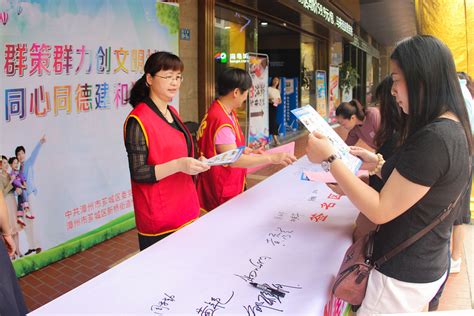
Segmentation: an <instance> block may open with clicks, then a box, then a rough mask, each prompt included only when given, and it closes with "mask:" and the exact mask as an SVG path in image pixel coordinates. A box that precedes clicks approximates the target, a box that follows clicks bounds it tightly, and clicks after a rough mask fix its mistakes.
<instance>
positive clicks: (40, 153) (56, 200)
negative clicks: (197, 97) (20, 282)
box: [0, 0, 179, 258]
mask: <svg viewBox="0 0 474 316" xmlns="http://www.w3.org/2000/svg"><path fill="white" fill-rule="evenodd" d="M0 4H1V5H2V7H1V10H2V11H4V12H5V13H6V16H8V19H7V20H6V21H5V22H4V23H3V24H2V25H0V32H1V34H2V36H1V38H0V44H1V53H0V54H1V56H0V60H1V61H2V63H3V65H2V66H3V67H2V72H1V75H0V100H2V103H1V104H2V106H1V112H2V113H1V120H0V129H1V131H2V132H1V134H0V154H1V155H4V156H5V157H7V162H6V163H5V160H4V161H3V163H2V176H3V178H2V179H10V178H11V177H13V176H15V177H18V179H19V181H18V182H17V183H16V184H14V187H15V188H17V189H20V190H18V192H21V190H22V191H23V193H25V194H18V195H16V194H13V191H12V192H10V193H9V194H8V195H7V200H8V201H9V215H10V217H14V220H13V222H14V223H16V224H17V225H15V230H17V231H19V235H18V236H19V249H20V252H21V253H22V254H32V255H35V256H36V253H39V252H40V251H43V254H44V252H45V250H47V249H49V248H52V247H55V246H57V245H59V244H63V243H66V242H68V241H69V240H71V239H74V238H76V237H78V236H83V235H84V234H86V233H88V232H90V231H91V230H96V229H98V228H99V227H103V226H104V225H106V224H108V223H110V221H112V220H116V219H118V218H120V217H122V216H123V215H125V214H128V213H129V212H130V211H132V210H133V204H132V196H131V190H130V173H129V170H128V161H127V154H126V151H125V146H124V142H123V123H124V121H125V118H126V116H127V114H128V113H129V112H130V111H131V107H130V105H129V104H128V98H129V91H130V89H131V87H132V85H133V83H134V82H135V81H136V80H137V79H139V78H140V77H142V75H143V66H144V63H145V61H146V59H147V57H148V56H149V55H150V54H152V53H153V52H155V51H169V52H173V53H175V54H178V35H179V32H178V31H179V7H178V6H177V4H167V3H161V2H159V1H156V0H140V1H136V0H114V1H82V0H71V1H61V0H31V1H26V0H23V1H14V0H10V1H7V0H2V1H0ZM177 99H178V98H176V99H175V100H174V101H173V102H172V104H173V105H175V106H178V103H177ZM19 146H22V147H19ZM16 157H18V158H19V161H18V160H16V159H15V158H16ZM8 160H10V162H8ZM29 257H31V256H28V258H29Z"/></svg>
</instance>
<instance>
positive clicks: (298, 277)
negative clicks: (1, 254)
mask: <svg viewBox="0 0 474 316" xmlns="http://www.w3.org/2000/svg"><path fill="white" fill-rule="evenodd" d="M304 170H313V171H315V170H321V169H320V166H318V165H314V164H311V163H310V162H309V161H308V160H307V158H306V157H303V158H301V159H299V160H298V161H297V162H295V163H294V164H293V165H291V166H288V167H286V168H284V169H283V170H281V171H279V172H277V173H276V174H274V175H272V176H271V177H269V178H267V179H266V180H265V181H263V182H261V183H259V184H258V185H256V186H254V187H252V188H251V189H249V190H247V191H246V192H244V193H242V194H241V195H239V196H237V197H235V198H234V199H232V200H230V201H229V202H227V203H225V204H223V205H221V206H220V207H219V208H217V209H215V210H214V211H212V212H210V213H209V214H206V215H205V216H203V217H201V218H200V219H199V220H197V221H196V222H194V223H193V224H191V225H189V226H186V227H184V228H183V229H181V230H180V231H178V232H176V233H174V234H172V235H171V236H169V237H167V238H165V239H163V240H162V241H160V242H158V243H157V244H155V245H153V246H151V247H150V248H148V249H146V250H144V251H142V252H140V253H138V254H137V255H135V256H133V257H131V258H129V259H127V260H126V261H124V262H122V263H120V264H118V265H117V266H115V267H113V268H112V269H110V270H108V271H106V272H104V273H102V274H101V275H99V276H97V277H95V278H93V279H92V280H90V281H88V282H86V283H84V284H82V285H81V286H79V287H77V288H76V289H74V290H72V291H70V292H68V293H66V294H64V295H62V296H61V297H59V298H57V299H55V300H53V301H51V302H50V303H48V304H46V305H44V306H42V307H40V308H39V309H37V310H35V311H33V312H32V313H31V315H42V314H43V315H44V314H48V315H49V314H117V315H119V314H134V315H137V314H139V315H167V314H181V315H183V314H186V315H192V314H198V315H214V314H234V315H257V314H265V315H268V314H279V315H281V314H286V315H323V314H324V309H325V306H326V305H327V303H328V301H329V300H330V287H331V284H332V282H333V280H334V277H335V275H336V273H337V271H338V269H339V265H340V263H341V260H342V257H343V255H344V253H345V251H346V249H347V248H348V247H349V245H350V244H351V234H352V230H353V227H354V220H355V217H356V216H357V211H356V209H355V207H354V206H353V205H352V203H351V202H350V201H349V200H348V199H347V198H346V197H340V196H338V195H336V194H334V193H333V192H332V191H331V190H330V189H329V188H328V187H327V186H326V185H325V184H323V183H318V182H310V181H304V180H302V177H301V175H302V171H304ZM177 189H178V188H177ZM250 282H256V283H259V284H267V285H269V286H270V287H272V288H274V289H278V290H280V291H281V292H283V293H285V296H284V297H281V296H278V295H274V294H272V293H269V292H268V291H265V290H259V289H257V288H255V287H253V286H251V285H250ZM339 304H340V302H339ZM326 308H327V307H326Z"/></svg>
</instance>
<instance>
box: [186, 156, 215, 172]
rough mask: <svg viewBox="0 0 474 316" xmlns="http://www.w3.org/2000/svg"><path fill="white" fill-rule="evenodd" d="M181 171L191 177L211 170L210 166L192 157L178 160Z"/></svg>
mask: <svg viewBox="0 0 474 316" xmlns="http://www.w3.org/2000/svg"><path fill="white" fill-rule="evenodd" d="M178 163H179V166H180V168H179V169H180V171H181V172H184V173H186V174H189V175H195V174H198V173H201V172H204V171H207V170H209V168H210V167H209V166H208V165H206V164H205V163H203V162H202V161H199V160H197V159H194V158H191V157H183V158H179V159H178Z"/></svg>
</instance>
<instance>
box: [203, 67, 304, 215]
mask: <svg viewBox="0 0 474 316" xmlns="http://www.w3.org/2000/svg"><path fill="white" fill-rule="evenodd" d="M217 86H218V94H219V97H218V98H217V99H216V100H214V102H212V104H211V106H210V107H209V110H208V112H207V114H206V115H205V116H204V119H203V120H202V122H201V126H200V127H199V130H198V135H197V138H198V146H199V151H200V155H202V156H204V157H206V158H210V157H213V156H215V155H217V154H220V153H223V152H225V151H228V150H231V149H234V148H237V147H240V146H245V137H244V134H243V132H242V129H241V128H240V125H239V121H238V120H237V116H236V114H235V109H237V108H239V107H241V106H242V104H243V103H244V102H245V101H246V100H247V95H248V90H249V89H250V87H251V86H252V79H251V78H250V75H249V74H248V73H247V72H245V71H244V70H242V69H238V68H227V69H226V70H225V71H224V72H223V73H222V74H221V75H220V76H219V79H218V82H217ZM250 152H251V150H247V151H246V152H245V153H244V154H243V155H242V156H240V158H239V160H237V161H236V162H235V163H233V164H232V165H230V166H214V167H212V168H211V169H210V170H209V171H207V172H204V173H201V174H200V175H199V177H198V182H197V191H198V195H199V201H200V203H201V208H202V209H203V210H204V211H206V212H208V211H211V210H213V209H214V208H216V207H218V206H219V205H221V204H222V203H224V202H226V201H227V200H230V199H231V198H233V197H234V196H236V195H238V194H240V193H241V192H243V191H244V188H245V175H246V173H247V170H246V169H245V168H251V167H255V166H259V165H263V164H269V163H271V164H282V165H284V166H286V165H288V164H290V163H292V162H294V161H295V160H296V158H295V157H294V156H293V155H290V154H288V153H274V154H262V153H261V152H258V153H259V154H256V155H249V153H250Z"/></svg>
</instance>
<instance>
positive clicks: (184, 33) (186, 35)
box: [179, 28, 191, 41]
mask: <svg viewBox="0 0 474 316" xmlns="http://www.w3.org/2000/svg"><path fill="white" fill-rule="evenodd" d="M179 34H180V36H179V38H180V39H182V40H183V41H190V40H191V30H190V29H186V28H182V29H181V30H180V33H179Z"/></svg>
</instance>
